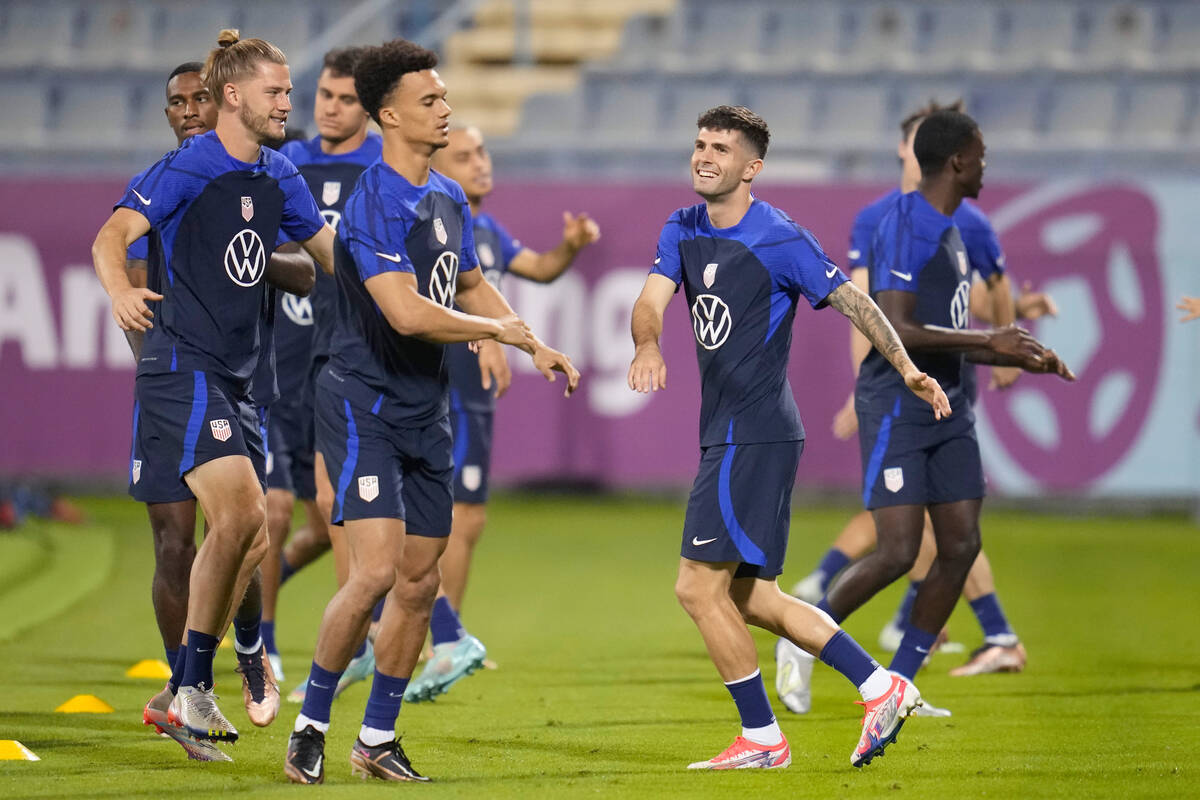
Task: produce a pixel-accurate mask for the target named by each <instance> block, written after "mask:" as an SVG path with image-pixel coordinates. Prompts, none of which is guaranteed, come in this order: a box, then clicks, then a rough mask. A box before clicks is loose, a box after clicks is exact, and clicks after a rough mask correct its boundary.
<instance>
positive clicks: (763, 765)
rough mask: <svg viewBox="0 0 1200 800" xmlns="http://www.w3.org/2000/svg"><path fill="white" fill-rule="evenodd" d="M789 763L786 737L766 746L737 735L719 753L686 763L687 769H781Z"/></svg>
mask: <svg viewBox="0 0 1200 800" xmlns="http://www.w3.org/2000/svg"><path fill="white" fill-rule="evenodd" d="M791 763H792V751H791V749H790V748H789V747H788V743H787V739H784V740H783V741H781V742H780V743H779V744H777V745H772V746H771V747H768V746H767V745H765V744H757V743H755V742H752V741H750V740H749V739H744V738H742V737H741V736H739V737H737V738H736V739H734V740H733V744H731V745H729V747H726V748H725V750H724V751H723V752H722V753H721V754H720V755H718V756H714V757H713V758H710V759H709V760H708V761H697V762H696V763H694V764H688V769H783V768H784V767H786V766H788V765H790V764H791Z"/></svg>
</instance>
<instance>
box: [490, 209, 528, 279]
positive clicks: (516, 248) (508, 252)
mask: <svg viewBox="0 0 1200 800" xmlns="http://www.w3.org/2000/svg"><path fill="white" fill-rule="evenodd" d="M492 230H494V231H495V232H496V238H497V239H498V240H499V241H500V260H501V261H503V262H504V268H505V269H508V265H509V264H511V263H512V260H513V259H514V258H516V257H517V253H519V252H521V250H523V249H524V247H523V246H522V245H521V240H520V239H514V238H513V235H512V234H511V233H509V232H508V229H507V228H505V227H504V226H503V225H501V224H500V220H497V219H493V220H492Z"/></svg>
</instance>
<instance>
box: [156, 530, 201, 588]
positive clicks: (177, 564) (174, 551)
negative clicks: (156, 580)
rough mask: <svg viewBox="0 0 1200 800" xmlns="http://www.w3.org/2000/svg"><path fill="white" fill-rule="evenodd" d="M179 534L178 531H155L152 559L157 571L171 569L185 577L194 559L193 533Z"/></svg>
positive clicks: (194, 541) (194, 544)
mask: <svg viewBox="0 0 1200 800" xmlns="http://www.w3.org/2000/svg"><path fill="white" fill-rule="evenodd" d="M188 533H191V534H192V535H191V536H181V535H178V532H173V533H171V534H166V533H162V534H160V532H159V531H155V535H154V561H155V564H156V565H157V569H158V570H159V571H163V570H166V571H173V572H176V573H178V574H181V575H183V576H184V577H185V579H186V576H187V575H189V574H190V573H191V569H192V562H193V561H194V560H195V559H196V540H195V538H194V536H195V534H194V533H193V532H191V531H189V532H188Z"/></svg>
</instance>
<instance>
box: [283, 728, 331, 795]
mask: <svg viewBox="0 0 1200 800" xmlns="http://www.w3.org/2000/svg"><path fill="white" fill-rule="evenodd" d="M283 774H284V775H287V777H288V780H289V781H291V782H292V783H324V782H325V734H323V733H321V732H320V731H319V730H317V729H316V728H314V727H313V726H312V725H305V726H304V730H302V731H297V732H294V733H292V736H291V738H290V739H288V749H287V758H285V759H284V761H283Z"/></svg>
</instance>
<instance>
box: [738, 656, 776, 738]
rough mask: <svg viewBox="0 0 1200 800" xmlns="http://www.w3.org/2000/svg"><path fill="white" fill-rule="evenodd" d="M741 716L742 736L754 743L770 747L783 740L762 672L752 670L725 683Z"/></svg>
mask: <svg viewBox="0 0 1200 800" xmlns="http://www.w3.org/2000/svg"><path fill="white" fill-rule="evenodd" d="M725 688H726V689H728V690H729V694H731V695H732V696H733V704H734V705H735V706H737V710H738V715H739V716H740V717H741V718H742V736H743V737H744V738H746V739H749V740H750V741H752V742H754V743H755V744H761V745H765V746H767V747H771V746H773V745H777V744H779V743H780V742H781V741H783V732H782V731H780V730H779V723H777V722H776V721H775V714H773V713H772V712H771V703H770V701H769V700H767V690H766V687H764V686H763V680H762V673H761V672H759V671H758V670H754V672H752V673H751V674H749V675H747V676H746V677H744V678H742V679H740V680H736V681H729V682H727V683H726V684H725Z"/></svg>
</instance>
